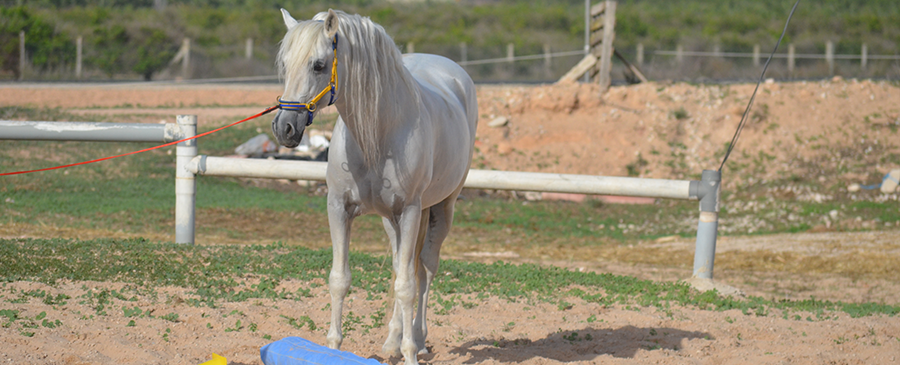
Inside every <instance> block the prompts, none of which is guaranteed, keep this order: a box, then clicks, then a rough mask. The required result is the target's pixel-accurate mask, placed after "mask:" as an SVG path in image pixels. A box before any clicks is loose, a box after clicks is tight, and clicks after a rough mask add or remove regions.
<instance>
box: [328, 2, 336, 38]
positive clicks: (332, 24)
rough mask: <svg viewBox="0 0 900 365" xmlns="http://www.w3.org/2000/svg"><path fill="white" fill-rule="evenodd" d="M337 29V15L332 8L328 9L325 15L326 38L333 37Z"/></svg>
mask: <svg viewBox="0 0 900 365" xmlns="http://www.w3.org/2000/svg"><path fill="white" fill-rule="evenodd" d="M337 31H338V16H337V13H335V12H334V10H331V9H328V15H327V16H325V35H327V36H328V38H334V35H335V34H337Z"/></svg>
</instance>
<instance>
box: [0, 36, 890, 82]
mask: <svg viewBox="0 0 900 365" xmlns="http://www.w3.org/2000/svg"><path fill="white" fill-rule="evenodd" d="M20 39H22V42H24V35H20ZM185 43H186V44H188V49H186V50H185V49H183V48H184V47H185V45H184V44H185ZM185 43H183V44H182V50H181V51H179V52H180V53H179V54H181V52H184V54H181V58H178V56H176V58H175V59H173V60H172V61H173V62H170V63H169V65H168V66H167V67H162V68H161V69H160V70H158V71H157V72H155V73H154V74H153V77H152V78H153V80H156V81H180V82H274V81H277V79H278V77H277V76H275V67H274V63H275V62H274V59H275V54H276V53H277V45H275V44H265V43H263V44H259V43H257V44H254V40H253V39H247V40H246V42H244V43H242V44H239V45H231V46H229V45H224V46H223V45H216V46H201V45H194V46H190V41H186V42H185ZM82 44H83V42H81V39H80V38H79V40H78V42H77V54H78V56H77V60H76V62H75V65H66V66H64V67H60V68H57V69H52V70H38V69H35V68H33V67H31V66H30V64H29V55H28V54H27V53H25V52H23V53H22V54H21V57H20V61H19V62H20V66H19V67H20V69H21V70H22V72H21V73H20V80H57V81H64V80H65V81H68V80H87V81H104V80H110V79H112V80H118V81H123V80H134V81H137V80H139V79H140V75H137V74H135V73H129V72H120V73H117V74H110V73H108V72H105V71H103V70H101V69H100V68H99V67H96V66H95V65H89V64H83V60H82V54H86V53H87V52H85V51H86V50H83V49H82ZM522 48H523V49H519V50H517V49H516V48H515V45H513V44H508V45H506V47H493V48H470V47H469V46H468V45H467V44H466V43H458V44H456V45H453V44H450V45H448V44H421V45H420V44H412V43H410V44H406V45H401V49H402V50H403V51H404V52H416V51H418V52H423V53H433V54H439V55H443V56H445V57H448V58H450V59H452V60H455V61H457V62H458V63H459V64H460V65H462V66H463V67H465V68H466V70H467V71H468V72H469V74H470V75H471V76H472V78H473V79H474V80H475V81H476V82H505V83H518V82H526V83H527V82H535V83H537V82H553V81H556V80H557V79H559V77H561V76H562V75H564V74H565V73H566V72H567V71H569V70H570V69H571V68H572V67H573V66H574V65H575V64H576V63H577V62H578V61H579V60H580V59H581V58H582V57H583V56H584V55H585V54H586V53H585V51H584V50H566V51H560V50H553V49H552V48H551V46H550V45H547V44H545V45H543V47H535V46H534V45H532V46H530V47H522ZM697 48H698V47H695V48H694V49H690V50H686V49H684V47H682V46H680V45H679V46H677V47H676V49H675V50H671V49H647V51H646V52H645V47H644V46H643V45H641V44H638V45H637V46H636V47H633V48H631V49H627V48H626V49H621V48H620V49H619V50H618V51H619V53H621V54H623V55H625V57H626V58H627V59H629V61H630V62H631V63H633V64H635V65H636V66H637V67H638V68H640V69H641V71H642V72H643V73H644V75H646V76H647V77H648V78H649V79H651V80H679V81H695V82H715V81H741V80H752V79H753V78H754V77H755V75H757V74H758V72H759V70H760V69H761V63H762V61H764V58H765V57H767V56H768V52H767V51H766V52H763V51H762V50H761V48H760V46H758V45H757V46H754V47H753V49H752V50H746V51H744V50H729V51H721V50H719V49H718V47H717V46H714V47H713V50H712V51H708V50H702V49H697ZM786 48H787V52H785V51H781V52H779V53H776V54H775V55H774V59H776V60H777V61H775V62H773V63H772V65H771V66H770V71H769V75H770V77H773V78H776V79H787V80H790V79H807V78H826V77H831V76H834V75H841V76H844V77H848V78H849V77H858V78H884V79H900V55H896V54H894V55H889V54H870V53H869V51H868V49H867V47H866V46H865V45H863V47H862V49H861V50H860V52H859V53H857V54H846V53H845V54H836V53H835V52H834V45H833V44H831V42H828V43H826V44H825V47H824V49H825V52H820V51H819V52H810V51H811V50H816V51H818V50H819V49H821V48H822V47H821V45H818V46H817V45H805V48H804V49H803V50H802V52H797V51H796V48H795V47H794V45H788V46H787V47H786ZM20 50H22V51H24V50H25V47H24V44H23V45H20ZM748 51H749V52H748ZM20 52H21V51H20ZM94 52H95V53H96V52H98V51H97V50H94ZM185 55H187V57H184V56H185ZM628 72H629V71H628V70H627V69H626V67H625V65H624V64H623V63H622V62H621V61H620V60H618V59H614V60H613V69H612V75H611V76H612V81H613V83H614V84H622V83H625V82H627V81H626V80H627V74H628ZM9 76H10V75H2V74H0V79H2V78H7V79H9V78H10V77H9Z"/></svg>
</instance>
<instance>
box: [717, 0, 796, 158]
mask: <svg viewBox="0 0 900 365" xmlns="http://www.w3.org/2000/svg"><path fill="white" fill-rule="evenodd" d="M797 5H800V0H797V2H796V3H794V7H793V8H791V13H790V14H788V18H787V21H786V22H785V23H784V30H782V31H781V37H778V43H775V49H773V50H772V53H771V54H769V59H767V60H766V65H765V66H763V71H762V74H761V75H759V80H758V81H757V82H756V88H755V89H753V95H752V96H750V102H749V103H747V109H745V110H744V114H743V115H742V116H741V122H740V123H738V127H737V130H735V131H734V136H733V137H731V143H729V144H728V151H727V152H725V157H724V158H723V159H722V164H721V165H719V173H721V172H722V168H723V167H725V162H726V161H728V156H730V155H731V151H732V150H733V149H734V145H735V144H737V141H738V138H740V136H741V131H743V130H744V124H745V122H746V121H747V115H748V114H750V108H751V107H753V101H754V100H756V92H757V91H758V90H759V84H761V83H762V81H763V79H764V78H765V77H766V70H767V69H768V68H769V62H772V57H774V56H775V52H776V51H778V46H779V45H781V40H782V39H784V34H785V33H787V28H788V24H790V23H791V18H792V17H794V11H795V10H797Z"/></svg>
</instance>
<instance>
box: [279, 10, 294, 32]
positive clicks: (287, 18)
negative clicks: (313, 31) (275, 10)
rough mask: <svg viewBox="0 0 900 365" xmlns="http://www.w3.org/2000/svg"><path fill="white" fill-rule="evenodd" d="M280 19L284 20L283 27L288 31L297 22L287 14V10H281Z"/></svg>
mask: <svg viewBox="0 0 900 365" xmlns="http://www.w3.org/2000/svg"><path fill="white" fill-rule="evenodd" d="M281 17H282V18H284V25H285V26H287V28H288V29H291V28H293V27H294V26H295V25H297V20H296V19H294V17H292V16H291V13H288V11H287V10H284V8H281Z"/></svg>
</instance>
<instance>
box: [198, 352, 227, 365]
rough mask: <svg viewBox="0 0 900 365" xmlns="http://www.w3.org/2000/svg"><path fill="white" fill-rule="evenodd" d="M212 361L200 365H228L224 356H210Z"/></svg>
mask: <svg viewBox="0 0 900 365" xmlns="http://www.w3.org/2000/svg"><path fill="white" fill-rule="evenodd" d="M212 357H213V358H212V360H209V361H207V362H205V363H202V364H200V365H228V360H226V359H225V356H219V355H216V354H212Z"/></svg>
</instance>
